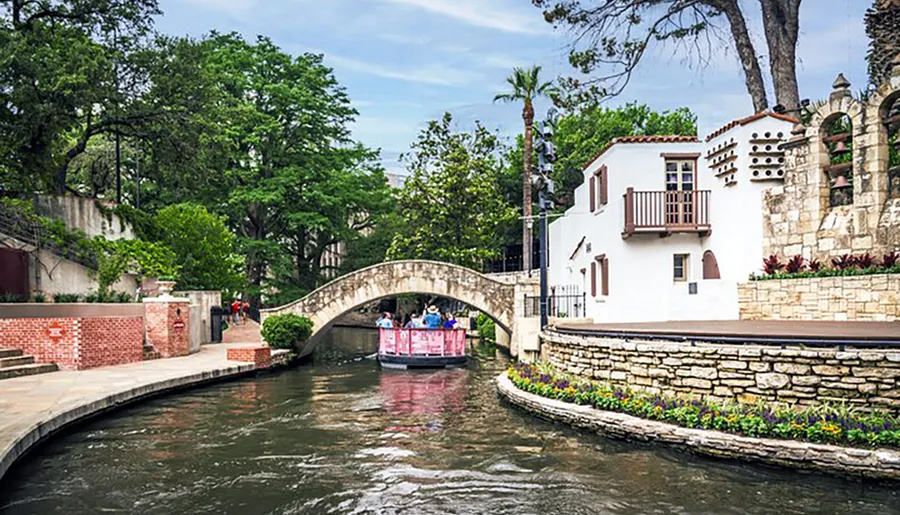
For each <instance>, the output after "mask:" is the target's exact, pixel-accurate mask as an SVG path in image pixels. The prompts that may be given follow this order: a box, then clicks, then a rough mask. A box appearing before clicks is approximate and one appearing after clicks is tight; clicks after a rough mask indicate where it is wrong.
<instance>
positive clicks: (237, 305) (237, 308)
mask: <svg viewBox="0 0 900 515" xmlns="http://www.w3.org/2000/svg"><path fill="white" fill-rule="evenodd" d="M231 317H232V318H233V319H234V325H238V324H239V323H240V321H241V301H239V300H237V299H234V301H233V302H232V303H231Z"/></svg>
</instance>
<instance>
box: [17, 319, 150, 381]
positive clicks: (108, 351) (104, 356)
mask: <svg viewBox="0 0 900 515" xmlns="http://www.w3.org/2000/svg"><path fill="white" fill-rule="evenodd" d="M54 322H55V323H57V324H59V325H60V326H62V328H63V331H64V334H63V336H62V338H60V339H58V340H55V341H54V340H52V339H50V337H49V336H48V334H47V328H48V327H49V326H50V324H51V323H54ZM143 343H144V332H143V320H142V319H141V317H100V318H3V319H0V347H4V348H14V349H21V350H22V352H24V353H25V354H27V355H31V356H34V358H35V361H37V362H38V363H56V364H57V365H59V368H61V369H63V370H82V369H85V368H94V367H103V366H109V365H121V364H123V363H132V362H135V361H140V360H141V357H142V354H141V353H142V347H143Z"/></svg>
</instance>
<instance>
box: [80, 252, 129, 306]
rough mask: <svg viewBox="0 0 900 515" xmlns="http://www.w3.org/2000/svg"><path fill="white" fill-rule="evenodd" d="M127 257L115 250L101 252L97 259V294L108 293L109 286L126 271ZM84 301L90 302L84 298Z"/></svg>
mask: <svg viewBox="0 0 900 515" xmlns="http://www.w3.org/2000/svg"><path fill="white" fill-rule="evenodd" d="M129 264H130V262H129V258H128V256H126V255H125V254H123V253H121V252H117V251H113V252H101V253H100V254H99V259H97V294H98V295H100V296H103V295H107V294H108V293H109V287H110V286H112V285H113V284H115V283H116V281H118V280H119V278H120V277H122V275H124V274H125V272H127V271H128V266H129ZM85 302H91V301H90V300H87V299H85Z"/></svg>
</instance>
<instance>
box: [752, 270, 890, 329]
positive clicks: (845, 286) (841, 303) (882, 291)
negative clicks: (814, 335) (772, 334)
mask: <svg viewBox="0 0 900 515" xmlns="http://www.w3.org/2000/svg"><path fill="white" fill-rule="evenodd" d="M738 302H739V305H740V317H741V319H742V320H867V321H886V322H893V321H896V320H900V274H889V275H861V276H849V277H821V278H806V279H776V280H771V281H750V282H747V283H744V284H740V285H738Z"/></svg>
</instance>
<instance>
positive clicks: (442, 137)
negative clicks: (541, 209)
mask: <svg viewBox="0 0 900 515" xmlns="http://www.w3.org/2000/svg"><path fill="white" fill-rule="evenodd" d="M452 122H453V118H452V116H451V115H450V113H445V114H444V116H443V118H441V119H440V120H433V121H431V122H429V123H428V127H427V128H426V129H424V130H423V131H422V133H421V134H419V138H418V140H417V141H416V143H414V144H413V146H412V154H410V155H404V156H403V160H404V162H405V163H406V165H407V168H408V170H409V171H410V177H409V178H408V179H407V180H406V183H405V184H404V185H403V189H401V190H400V195H399V199H398V206H399V211H400V217H401V222H400V227H399V228H398V232H397V234H396V235H395V236H394V240H393V242H392V243H391V247H390V249H389V251H388V258H390V259H434V260H437V261H445V262H449V263H456V264H460V265H464V266H469V267H479V266H480V264H481V262H482V261H483V260H485V259H492V258H495V257H497V255H498V254H499V253H500V248H501V245H502V238H501V237H500V234H499V232H498V231H497V229H498V227H500V226H501V225H502V224H503V223H505V222H508V221H510V220H512V219H515V208H513V207H512V206H510V205H509V204H507V203H506V202H504V200H503V197H502V196H501V194H500V189H499V187H498V182H499V173H500V168H501V163H500V160H499V157H498V152H499V150H500V148H499V142H498V141H497V137H496V135H494V134H491V133H490V132H489V131H488V130H487V129H485V128H484V127H483V126H482V125H481V124H479V123H476V125H475V129H474V131H471V132H454V131H453V130H452V128H451V124H452Z"/></svg>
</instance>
